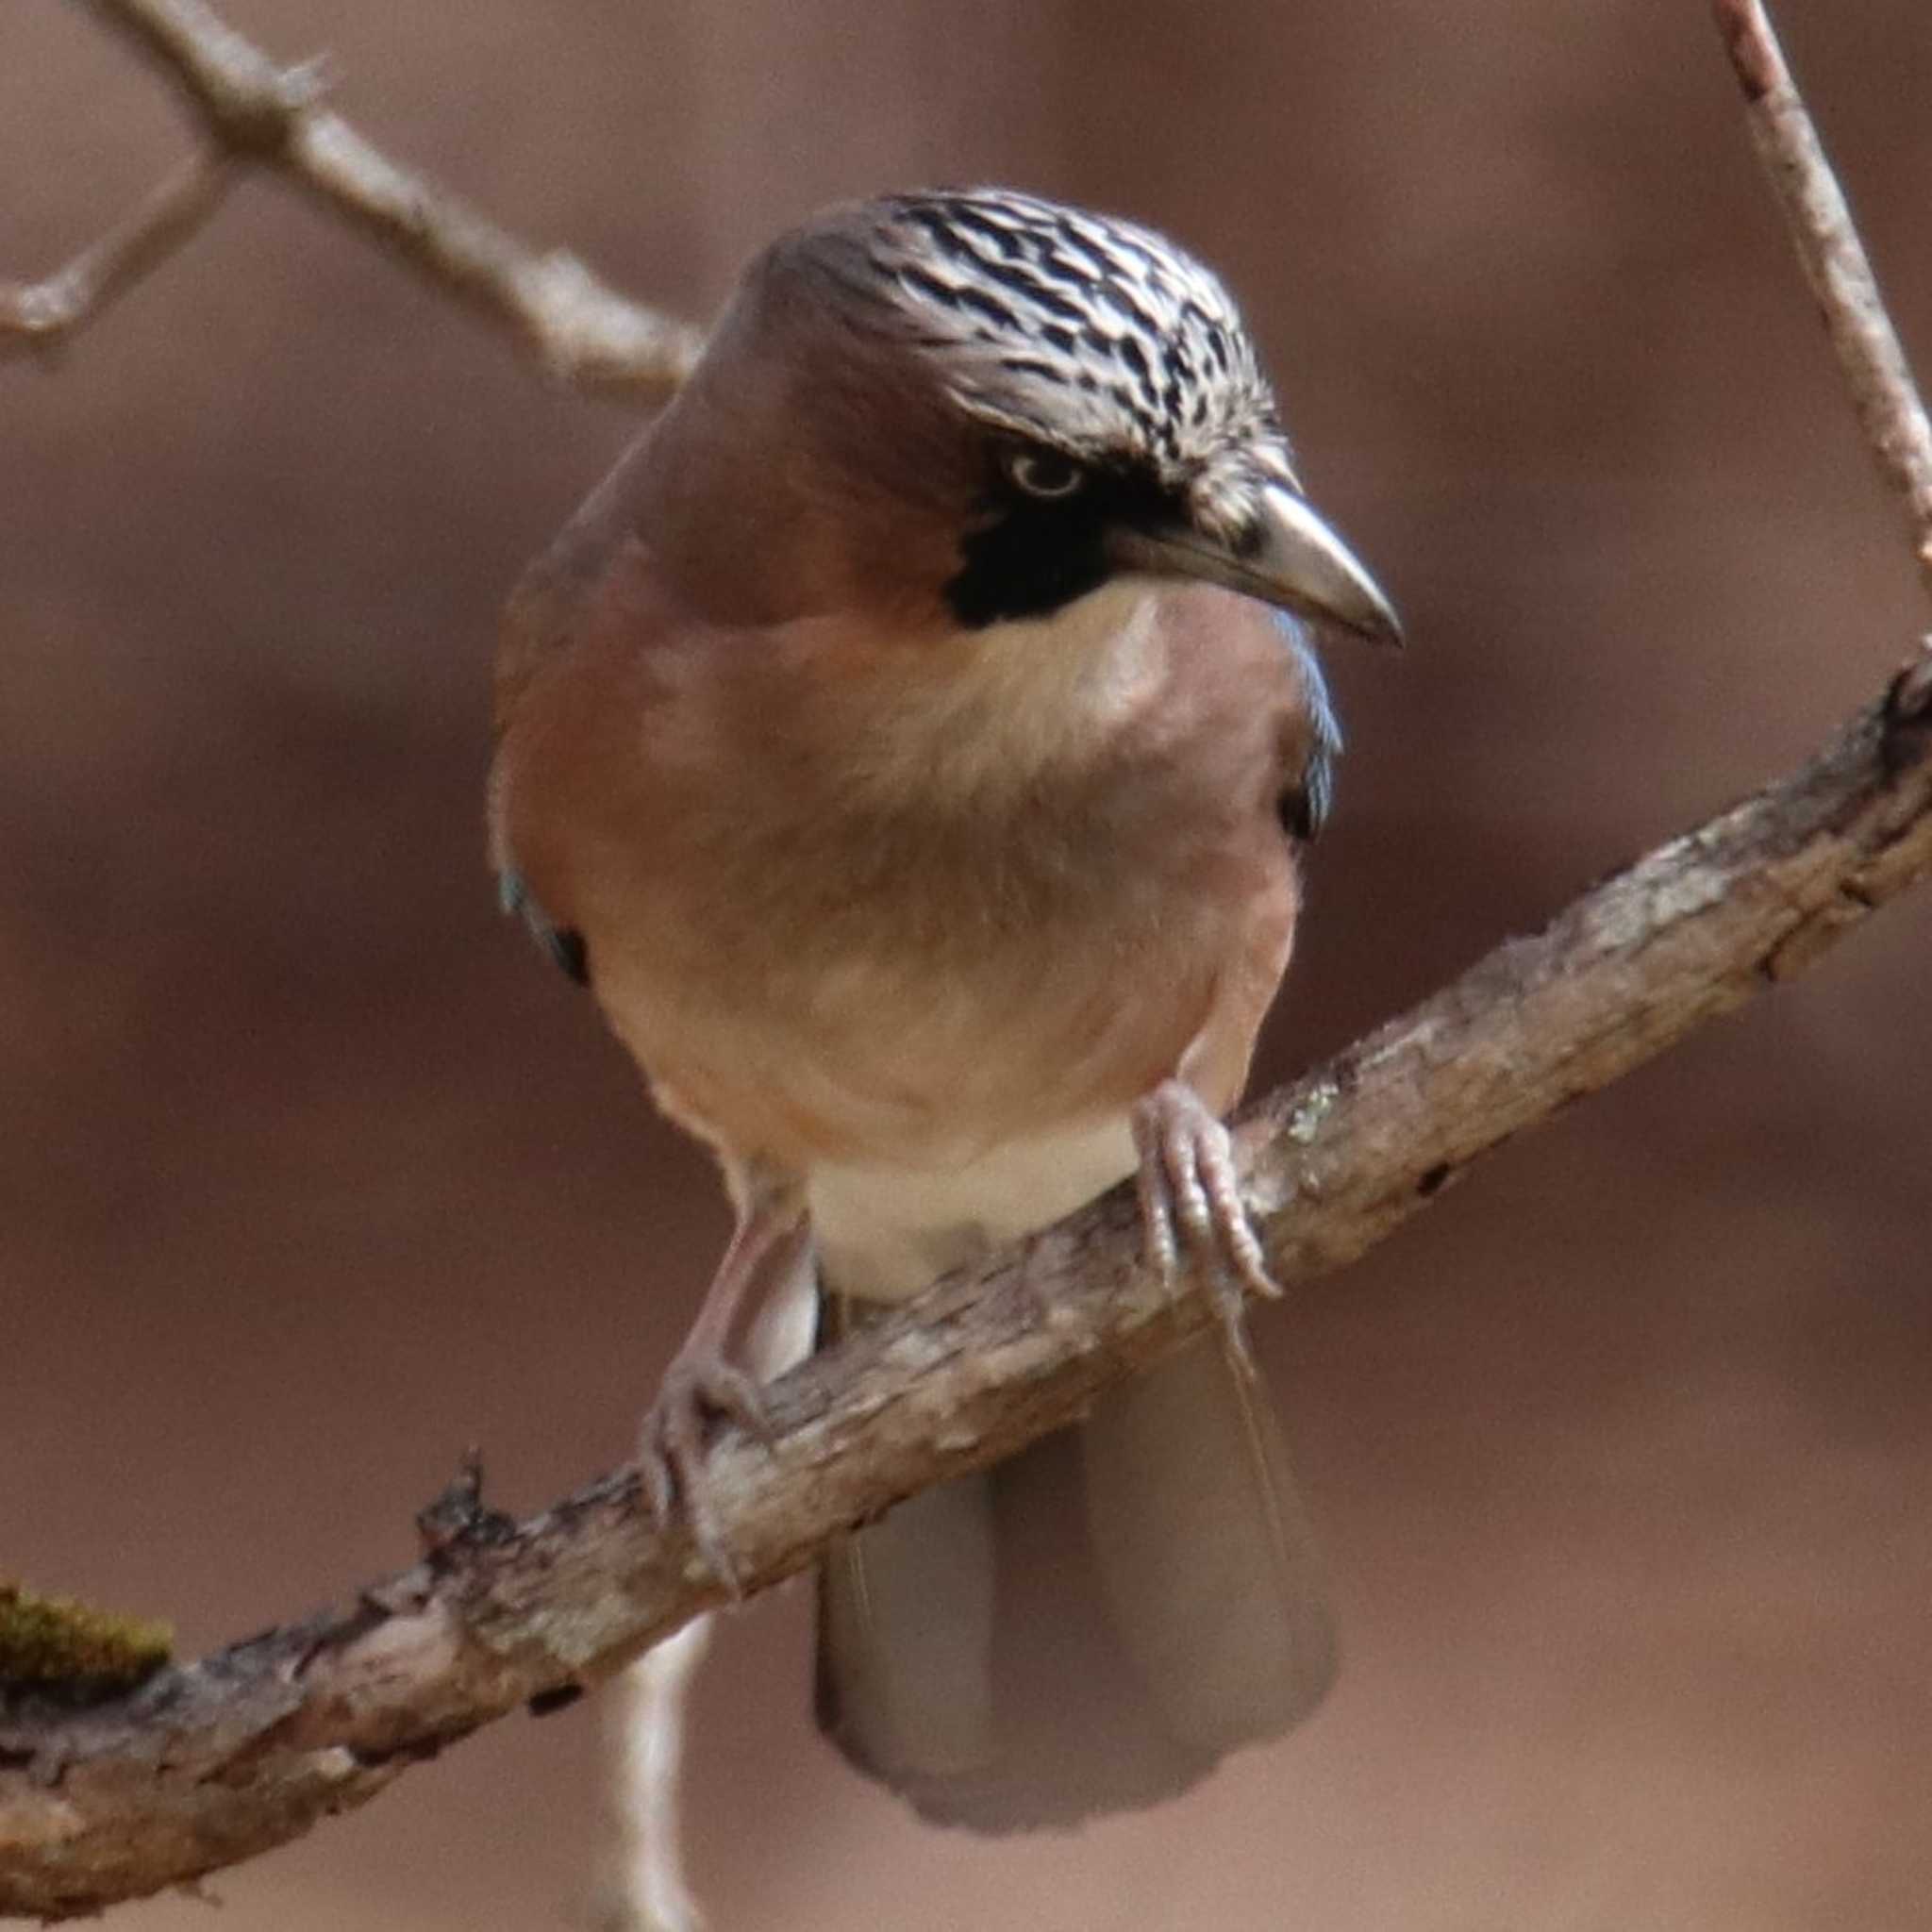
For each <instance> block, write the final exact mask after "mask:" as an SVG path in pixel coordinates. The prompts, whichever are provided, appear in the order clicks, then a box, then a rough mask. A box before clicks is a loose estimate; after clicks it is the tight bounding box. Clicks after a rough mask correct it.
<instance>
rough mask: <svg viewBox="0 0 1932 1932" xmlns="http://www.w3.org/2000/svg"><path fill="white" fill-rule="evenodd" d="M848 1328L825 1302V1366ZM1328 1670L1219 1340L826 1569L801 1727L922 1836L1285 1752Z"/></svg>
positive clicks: (887, 1521)
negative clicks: (807, 1719)
mask: <svg viewBox="0 0 1932 1932" xmlns="http://www.w3.org/2000/svg"><path fill="white" fill-rule="evenodd" d="M867 1306H868V1305H867V1304H863V1303H857V1302H854V1301H852V1300H851V1299H849V1298H846V1297H841V1296H836V1295H827V1296H825V1297H824V1300H823V1303H822V1308H821V1316H820V1331H819V1332H820V1342H821V1345H824V1343H825V1342H826V1341H830V1340H833V1339H835V1338H836V1337H837V1336H838V1335H839V1334H841V1333H842V1332H845V1331H846V1330H847V1329H849V1327H850V1326H851V1325H852V1324H853V1323H854V1322H855V1320H863V1319H865V1315H864V1310H865V1308H866V1307H867ZM1334 1672H1335V1641H1334V1631H1333V1626H1332V1624H1331V1622H1330V1618H1329V1615H1328V1609H1327V1601H1326V1592H1325V1590H1324V1579H1323V1575H1322V1569H1321V1565H1320V1562H1319V1560H1318V1558H1317V1556H1316V1553H1315V1548H1314V1540H1313V1537H1312V1534H1311V1532H1310V1529H1309V1525H1308V1522H1307V1515H1306V1512H1305V1511H1304V1509H1303V1507H1302V1505H1301V1502H1300V1499H1299V1497H1298V1496H1297V1494H1296V1491H1295V1488H1294V1484H1293V1481H1292V1478H1291V1474H1290V1471H1289V1467H1288V1460H1287V1455H1286V1451H1285V1449H1284V1447H1283V1444H1282V1441H1281V1435H1280V1431H1279V1428H1278V1426H1277V1424H1276V1423H1275V1420H1274V1413H1273V1410H1272V1407H1271V1405H1270V1404H1269V1401H1268V1397H1267V1393H1266V1391H1265V1390H1264V1389H1263V1388H1262V1387H1261V1386H1260V1385H1259V1383H1258V1382H1257V1381H1255V1380H1253V1379H1250V1378H1249V1377H1247V1376H1244V1375H1243V1374H1241V1372H1240V1371H1239V1370H1238V1369H1237V1368H1236V1367H1235V1366H1234V1365H1233V1364H1232V1363H1231V1362H1230V1360H1229V1359H1228V1357H1227V1354H1226V1351H1225V1349H1224V1346H1223V1344H1222V1342H1221V1339H1220V1337H1219V1336H1218V1335H1216V1336H1210V1337H1208V1338H1205V1339H1203V1340H1200V1341H1194V1342H1191V1343H1190V1344H1189V1345H1188V1346H1187V1347H1185V1348H1184V1349H1182V1350H1181V1351H1180V1352H1179V1353H1178V1354H1176V1355H1174V1357H1170V1358H1169V1359H1168V1360H1167V1361H1165V1362H1162V1363H1160V1364H1158V1365H1157V1366H1156V1367H1154V1368H1153V1369H1151V1370H1148V1371H1146V1372H1144V1373H1143V1374H1139V1375H1137V1376H1135V1377H1134V1378H1133V1379H1131V1380H1130V1381H1127V1382H1125V1383H1123V1384H1121V1385H1119V1386H1117V1387H1115V1388H1114V1389H1111V1390H1109V1391H1108V1392H1107V1393H1106V1394H1104V1395H1103V1396H1102V1397H1101V1398H1100V1399H1099V1401H1098V1402H1097V1403H1096V1404H1095V1405H1094V1407H1093V1409H1092V1410H1091V1413H1090V1414H1089V1415H1088V1416H1087V1417H1086V1419H1085V1420H1084V1421H1082V1422H1080V1423H1077V1424H1074V1425H1073V1426H1071V1427H1069V1428H1066V1429H1063V1430H1060V1431H1059V1432H1058V1433H1057V1434H1055V1435H1052V1436H1049V1437H1047V1438H1046V1439H1044V1440H1043V1441H1040V1442H1038V1443H1036V1444H1034V1445H1033V1446H1032V1447H1031V1448H1029V1449H1027V1450H1024V1451H1023V1452H1022V1453H1021V1454H1020V1455H1019V1456H1017V1457H1012V1458H1011V1459H1010V1460H1008V1461H1007V1462H1004V1463H1002V1464H1000V1465H999V1466H998V1467H997V1468H995V1469H992V1470H991V1471H986V1472H982V1473H979V1474H974V1475H969V1476H964V1477H961V1478H959V1479H958V1480H956V1481H954V1482H950V1483H947V1484H944V1485H943V1486H941V1488H939V1489H937V1490H933V1491H927V1492H925V1493H924V1494H923V1495H920V1496H916V1497H913V1498H912V1499H910V1500H909V1501H908V1502H906V1503H903V1504H901V1505H900V1506H899V1507H897V1508H895V1509H894V1510H892V1511H891V1514H889V1515H888V1516H886V1517H884V1518H883V1519H881V1520H880V1521H879V1522H878V1523H875V1524H869V1525H867V1526H866V1527H865V1528H863V1529H860V1530H858V1532H856V1533H855V1534H854V1535H852V1536H851V1537H849V1538H847V1539H846V1540H845V1541H844V1542H843V1543H842V1544H841V1546H840V1547H839V1549H838V1550H837V1551H836V1552H835V1553H834V1554H833V1555H832V1556H831V1557H828V1558H827V1559H826V1561H825V1562H824V1565H823V1567H822V1569H821V1571H820V1581H819V1639H818V1690H817V1702H818V1719H819V1723H820V1725H821V1727H822V1728H823V1729H824V1731H825V1733H826V1734H827V1736H828V1737H830V1738H831V1740H833V1741H834V1742H835V1743H836V1744H837V1745H838V1747H839V1749H840V1750H841V1752H842V1753H843V1754H844V1755H845V1756H846V1757H848V1758H849V1759H850V1760H851V1761H852V1762H853V1763H854V1764H855V1765H857V1766H858V1768H859V1769H860V1770H861V1771H863V1772H865V1773H867V1774H869V1775H871V1776H873V1777H875V1778H877V1779H879V1780H880V1781H881V1782H883V1783H884V1784H886V1785H888V1786H891V1788H892V1789H894V1790H898V1791H899V1792H901V1793H902V1794H903V1795H904V1796H905V1797H907V1798H908V1800H909V1801H910V1802H911V1803H912V1805H913V1806H914V1807H916V1808H917V1809H918V1810H919V1811H921V1812H922V1813H924V1815H925V1816H926V1817H928V1818H930V1819H933V1820H935V1821H937V1822H940V1823H945V1824H966V1825H970V1826H973V1827H974V1828H976V1829H979V1830H986V1831H1013V1830H1024V1829H1028V1828H1035V1827H1040V1826H1046V1825H1071V1824H1074V1823H1076V1822H1077V1821H1078V1820H1080V1819H1081V1818H1083V1817H1086V1816H1089V1815H1091V1814H1092V1813H1095V1812H1100V1811H1110V1810H1118V1809H1124V1808H1127V1807H1134V1806H1139V1805H1144V1804H1149V1803H1152V1802H1154V1801H1155V1800H1156V1799H1158V1798H1161V1797H1165V1796H1167V1795H1169V1794H1171V1793H1173V1792H1174V1791H1177V1790H1181V1789H1183V1788H1184V1787H1185V1786H1187V1785H1189V1784H1191V1782H1193V1780H1194V1779H1196V1778H1198V1777H1200V1776H1201V1775H1203V1774H1205V1773H1206V1772H1207V1771H1208V1770H1209V1769H1210V1768H1211V1767H1212V1766H1213V1765H1214V1764H1215V1763H1216V1762H1217V1761H1218V1760H1219V1759H1220V1758H1221V1757H1223V1756H1224V1755H1225V1754H1226V1753H1227V1752H1229V1751H1231V1750H1234V1749H1235V1748H1237V1747H1238V1746H1240V1745H1242V1744H1247V1743H1252V1742H1255V1741H1257V1740H1261V1739H1265V1738H1270V1737H1274V1736H1275V1735H1276V1734H1278V1733H1280V1732H1282V1731H1285V1730H1287V1729H1288V1728H1289V1727H1290V1726H1291V1724H1295V1723H1296V1722H1298V1721H1299V1720H1300V1719H1301V1718H1303V1717H1305V1716H1306V1715H1307V1713H1308V1712H1309V1711H1310V1710H1311V1709H1312V1708H1313V1707H1315V1705H1316V1704H1317V1703H1318V1702H1320V1700H1321V1698H1322V1695H1323V1693H1324V1691H1326V1690H1327V1688H1328V1685H1329V1683H1330V1681H1331V1680H1332V1678H1333V1676H1334Z"/></svg>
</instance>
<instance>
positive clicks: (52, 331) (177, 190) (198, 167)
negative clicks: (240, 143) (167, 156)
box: [0, 155, 235, 358]
mask: <svg viewBox="0 0 1932 1932" xmlns="http://www.w3.org/2000/svg"><path fill="white" fill-rule="evenodd" d="M234 173H235V171H234V169H233V167H232V166H231V165H230V164H229V162H228V160H227V158H225V156H221V155H196V156H195V157H194V158H192V159H191V160H187V161H184V162H182V164H181V165H180V166H179V167H178V168H176V169H175V172H174V173H173V174H172V175H169V176H168V177H167V179H166V180H165V181H163V182H162V183H161V184H160V186H159V187H158V188H157V189H155V191H154V192H153V193H151V194H150V195H149V196H148V198H147V199H146V200H145V201H144V202H142V205H141V206H140V207H139V208H136V209H135V210H134V212H133V213H132V214H131V215H129V216H128V217H127V219H126V220H125V222H123V223H122V224H121V225H120V226H119V227H117V228H111V229H109V230H108V233H107V234H105V235H103V236H102V237H101V238H100V240H99V241H98V242H92V243H91V244H90V245H89V246H88V247H86V248H84V249H82V250H81V252H80V253H79V254H78V255H76V256H75V258H74V259H73V260H72V261H70V262H68V264H67V265H66V266H65V267H64V268H62V269H59V270H58V271H57V272H56V273H55V274H53V275H48V276H47V277H46V278H45V279H44V280H43V281H39V282H25V283H22V282H0V358H4V357H6V356H8V355H19V354H22V353H23V352H25V351H30V350H38V351H41V352H42V353H45V352H47V351H50V350H53V349H56V348H58V346H59V345H60V344H61V343H62V342H63V341H65V340H66V338H67V337H68V336H69V335H71V334H72V333H73V332H74V331H75V329H78V328H80V327H82V326H83V325H86V324H87V323H89V322H92V320H93V318H94V317H95V316H97V315H99V314H100V313H101V312H102V310H104V309H105V308H107V307H108V304H109V303H111V302H112V301H113V300H114V298H115V297H116V296H118V295H122V294H125V292H126V291H128V290H129V289H131V288H132V287H133V286H134V285H135V283H136V282H138V281H140V280H141V278H142V276H143V275H147V274H149V273H150V272H151V271H152V270H154V269H156V268H158V267H159V266H160V264H161V263H162V262H163V261H165V260H166V259H167V258H168V257H169V256H171V255H173V254H174V253H175V251H176V250H177V249H179V248H180V247H181V246H182V245H183V244H184V243H185V242H187V241H188V240H189V238H190V237H191V236H192V235H193V234H195V233H196V231H197V230H199V229H200V228H201V227H203V226H204V225H206V224H207V222H208V218H209V217H210V216H211V215H212V214H213V213H214V211H215V209H216V208H219V207H220V206H221V203H222V197H223V196H224V195H225V193H226V192H227V191H228V186H229V184H230V182H231V181H232V180H233V179H234Z"/></svg>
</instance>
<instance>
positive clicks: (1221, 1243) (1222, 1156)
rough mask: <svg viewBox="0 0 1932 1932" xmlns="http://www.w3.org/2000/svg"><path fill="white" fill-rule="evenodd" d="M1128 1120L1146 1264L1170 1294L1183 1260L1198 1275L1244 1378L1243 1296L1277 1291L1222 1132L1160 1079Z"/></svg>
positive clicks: (1273, 1297)
mask: <svg viewBox="0 0 1932 1932" xmlns="http://www.w3.org/2000/svg"><path fill="white" fill-rule="evenodd" d="M1133 1119H1134V1146H1135V1149H1136V1151H1137V1152H1138V1153H1139V1155H1140V1161H1141V1164H1140V1167H1139V1170H1138V1172H1137V1175H1136V1187H1137V1190H1138V1191H1139V1194H1140V1201H1141V1230H1142V1234H1143V1237H1144V1239H1145V1241H1146V1243H1147V1255H1148V1258H1149V1259H1150V1260H1151V1261H1152V1262H1153V1263H1154V1266H1155V1268H1156V1270H1157V1271H1158V1274H1159V1275H1160V1278H1161V1280H1162V1281H1163V1282H1164V1283H1165V1284H1166V1285H1167V1286H1169V1287H1170V1288H1171V1287H1172V1286H1173V1285H1174V1280H1175V1278H1176V1277H1177V1275H1178V1274H1179V1273H1180V1267H1181V1261H1182V1259H1183V1255H1184V1254H1185V1258H1186V1259H1187V1260H1188V1261H1189V1262H1191V1264H1192V1265H1193V1266H1195V1267H1196V1268H1198V1269H1200V1270H1201V1272H1202V1274H1203V1275H1204V1276H1205V1278H1206V1280H1207V1284H1208V1293H1209V1295H1210V1296H1211V1298H1212V1300H1213V1303H1214V1309H1215V1312H1216V1314H1218V1315H1219V1316H1220V1318H1221V1326H1222V1330H1223V1333H1224V1335H1225V1337H1226V1339H1227V1345H1228V1351H1229V1353H1230V1354H1231V1355H1232V1356H1233V1357H1234V1359H1235V1361H1236V1362H1237V1364H1239V1366H1240V1367H1241V1370H1242V1371H1243V1372H1244V1373H1245V1374H1254V1373H1255V1358H1254V1355H1253V1353H1252V1352H1251V1351H1250V1349H1249V1347H1248V1334H1247V1324H1246V1322H1245V1321H1244V1319H1243V1316H1242V1307H1243V1295H1244V1292H1245V1291H1252V1292H1254V1293H1256V1294H1258V1295H1262V1296H1265V1297H1266V1298H1267V1299H1268V1300H1270V1301H1278V1300H1279V1299H1280V1298H1281V1285H1280V1283H1279V1282H1277V1281H1276V1280H1275V1279H1274V1276H1273V1275H1272V1274H1269V1272H1268V1260H1267V1257H1266V1256H1265V1255H1263V1254H1262V1252H1261V1243H1260V1241H1259V1240H1258V1238H1257V1236H1256V1233H1255V1228H1254V1224H1253V1223H1252V1222H1251V1221H1250V1220H1249V1219H1248V1210H1247V1209H1246V1208H1244V1207H1243V1206H1242V1205H1241V1188H1240V1185H1239V1183H1238V1181H1237V1179H1236V1176H1235V1169H1234V1143H1233V1141H1232V1140H1231V1139H1230V1138H1229V1135H1228V1131H1227V1128H1226V1127H1225V1126H1224V1124H1222V1123H1221V1122H1220V1121H1218V1120H1216V1119H1215V1118H1214V1116H1213V1115H1212V1114H1211V1113H1210V1112H1209V1111H1208V1107H1207V1104H1206V1102H1204V1101H1203V1100H1202V1098H1201V1096H1200V1095H1199V1094H1198V1093H1196V1092H1195V1091H1194V1090H1193V1089H1192V1088H1191V1087H1189V1086H1186V1085H1185V1084H1183V1083H1182V1082H1181V1081H1179V1080H1163V1081H1162V1082H1161V1083H1160V1085H1159V1086H1158V1087H1157V1088H1156V1089H1155V1090H1154V1091H1153V1092H1151V1093H1150V1094H1148V1095H1147V1096H1146V1098H1145V1099H1143V1100H1142V1101H1141V1102H1140V1103H1139V1105H1137V1106H1136V1107H1135V1108H1134V1116H1133Z"/></svg>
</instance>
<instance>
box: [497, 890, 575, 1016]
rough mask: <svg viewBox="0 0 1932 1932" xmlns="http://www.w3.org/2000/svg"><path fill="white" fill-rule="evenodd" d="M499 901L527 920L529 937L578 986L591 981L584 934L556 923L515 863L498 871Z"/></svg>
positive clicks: (509, 910) (508, 909)
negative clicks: (537, 898)
mask: <svg viewBox="0 0 1932 1932" xmlns="http://www.w3.org/2000/svg"><path fill="white" fill-rule="evenodd" d="M496 903H497V904H498V905H499V906H501V907H502V908H503V909H504V910H505V911H506V912H508V913H513V914H514V915H515V916H516V917H517V918H519V919H521V920H522V921H523V922H524V924H525V927H526V928H527V930H528V932H529V935H530V937H531V938H532V939H533V940H535V941H537V943H538V944H539V945H540V946H541V947H542V948H543V950H544V951H545V952H546V953H548V954H549V955H550V957H551V958H552V959H554V960H555V961H556V962H557V964H558V966H559V967H561V968H562V970H563V971H564V973H565V974H568V975H569V977H570V978H572V979H574V980H575V982H576V983H577V984H578V985H579V986H589V985H590V983H591V954H590V948H589V947H587V946H586V945H585V944H584V936H583V934H582V933H580V932H578V931H576V930H575V928H574V927H572V926H568V925H558V924H554V923H553V921H552V920H551V918H550V915H549V914H548V913H547V912H545V911H544V909H543V908H542V907H541V906H540V905H538V903H537V901H536V900H535V898H533V897H532V896H531V892H530V889H529V887H528V886H526V885H525V883H524V875H523V874H522V873H520V872H518V871H517V870H516V869H515V868H514V867H511V866H506V867H505V868H504V870H503V871H502V872H500V873H498V874H497V875H496Z"/></svg>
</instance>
